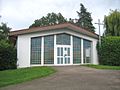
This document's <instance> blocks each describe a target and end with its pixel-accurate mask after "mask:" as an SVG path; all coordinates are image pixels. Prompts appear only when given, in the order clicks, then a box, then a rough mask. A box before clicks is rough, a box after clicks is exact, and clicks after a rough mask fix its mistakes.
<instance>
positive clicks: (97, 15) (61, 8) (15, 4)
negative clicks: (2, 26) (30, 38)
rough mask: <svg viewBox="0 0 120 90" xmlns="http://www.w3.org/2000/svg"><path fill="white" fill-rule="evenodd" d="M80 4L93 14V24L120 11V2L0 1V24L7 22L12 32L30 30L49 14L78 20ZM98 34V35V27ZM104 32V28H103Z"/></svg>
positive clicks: (81, 0) (104, 0)
mask: <svg viewBox="0 0 120 90" xmlns="http://www.w3.org/2000/svg"><path fill="white" fill-rule="evenodd" d="M80 3H83V5H84V6H85V7H86V8H87V11H89V12H91V13H92V14H91V15H92V18H93V24H94V23H96V22H97V21H98V19H100V20H101V22H102V21H103V19H104V15H108V14H109V11H110V9H112V10H115V9H120V0H0V15H1V16H2V17H1V18H0V22H6V23H7V24H8V26H9V27H11V28H12V30H17V29H23V28H28V27H29V26H30V25H31V24H32V23H33V22H34V20H35V19H39V18H41V17H42V16H46V14H47V13H51V12H55V13H59V12H60V13H62V15H63V16H64V17H66V18H78V16H77V13H76V11H79V9H80ZM94 26H95V27H96V33H98V25H96V24H94ZM101 31H102V32H103V27H102V26H101Z"/></svg>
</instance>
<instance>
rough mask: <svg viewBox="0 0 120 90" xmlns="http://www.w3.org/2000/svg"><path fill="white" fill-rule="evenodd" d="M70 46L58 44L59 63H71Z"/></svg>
mask: <svg viewBox="0 0 120 90" xmlns="http://www.w3.org/2000/svg"><path fill="white" fill-rule="evenodd" d="M70 63H71V62H70V46H69V45H58V46H57V64H58V65H67V64H70Z"/></svg>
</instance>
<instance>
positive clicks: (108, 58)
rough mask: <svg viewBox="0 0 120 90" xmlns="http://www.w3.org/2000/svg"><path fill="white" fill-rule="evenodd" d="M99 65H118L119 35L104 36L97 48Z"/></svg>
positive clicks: (119, 54) (119, 56) (119, 51)
mask: <svg viewBox="0 0 120 90" xmlns="http://www.w3.org/2000/svg"><path fill="white" fill-rule="evenodd" d="M98 54H99V63H100V64H101V65H111V66H120V37H112V36H111V37H105V38H103V39H102V43H101V46H100V47H99V48H98Z"/></svg>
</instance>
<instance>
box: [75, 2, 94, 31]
mask: <svg viewBox="0 0 120 90" xmlns="http://www.w3.org/2000/svg"><path fill="white" fill-rule="evenodd" d="M80 7H81V8H80V12H78V11H77V13H78V16H79V19H78V22H76V24H77V25H78V26H80V27H82V28H85V29H87V30H90V31H92V32H95V30H94V29H95V27H94V26H93V24H92V17H91V13H89V12H87V10H86V8H85V7H84V5H83V4H80Z"/></svg>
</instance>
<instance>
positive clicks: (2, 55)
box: [0, 40, 17, 70]
mask: <svg viewBox="0 0 120 90" xmlns="http://www.w3.org/2000/svg"><path fill="white" fill-rule="evenodd" d="M16 62H17V55H16V49H15V47H14V46H13V45H12V44H10V43H9V42H8V41H6V40H0V70H6V69H15V68H16Z"/></svg>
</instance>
